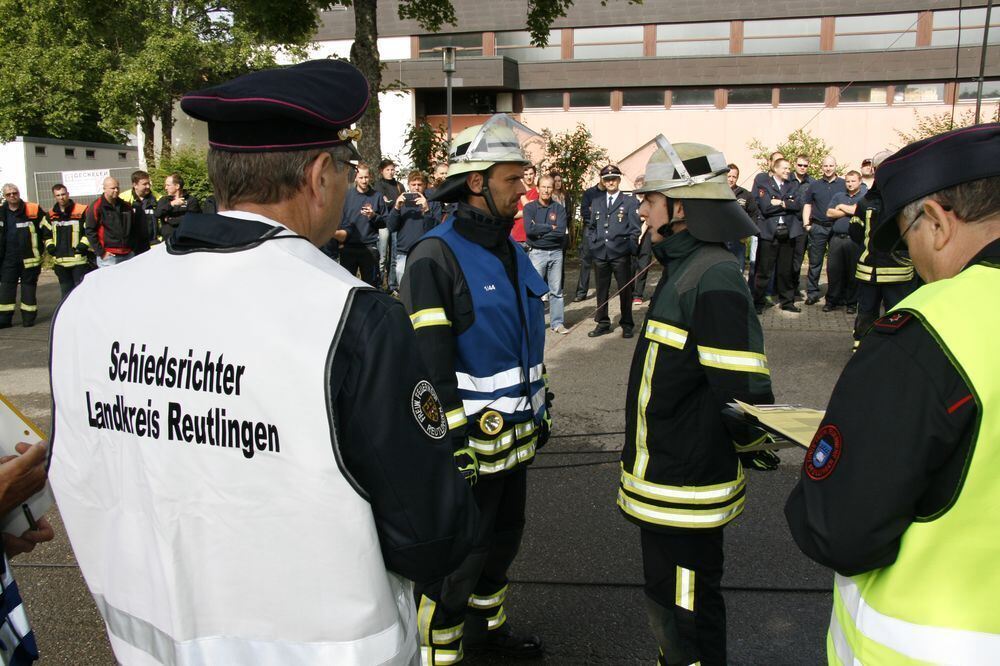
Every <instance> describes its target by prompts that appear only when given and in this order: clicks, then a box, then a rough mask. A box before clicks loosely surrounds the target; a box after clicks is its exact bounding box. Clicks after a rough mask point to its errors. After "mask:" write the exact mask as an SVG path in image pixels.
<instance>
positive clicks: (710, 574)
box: [640, 527, 726, 666]
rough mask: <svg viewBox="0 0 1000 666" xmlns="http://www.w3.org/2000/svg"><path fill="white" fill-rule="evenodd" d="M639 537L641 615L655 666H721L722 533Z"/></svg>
mask: <svg viewBox="0 0 1000 666" xmlns="http://www.w3.org/2000/svg"><path fill="white" fill-rule="evenodd" d="M640 533H641V535H642V539H641V543H642V571H643V576H644V578H645V592H646V611H647V614H648V616H649V626H650V629H652V631H653V636H654V637H655V638H656V643H657V645H658V646H659V648H660V654H659V658H658V660H657V663H658V664H666V666H679V665H681V664H683V665H685V666H686V665H687V664H694V663H700V664H701V665H702V666H724V665H725V663H726V603H725V601H724V600H723V598H722V587H721V586H722V563H723V550H722V528H721V527H719V528H716V529H709V530H704V531H702V530H685V531H677V532H670V533H667V532H655V531H653V530H640Z"/></svg>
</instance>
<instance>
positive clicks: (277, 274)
mask: <svg viewBox="0 0 1000 666" xmlns="http://www.w3.org/2000/svg"><path fill="white" fill-rule="evenodd" d="M276 231H277V230H276ZM277 233H278V234H279V235H286V236H287V235H291V234H290V232H288V231H287V230H285V229H281V230H280V231H277ZM155 285H161V286H162V287H163V288H162V289H159V290H158V292H159V293H161V294H162V297H160V298H157V299H150V298H149V290H150V288H151V287H152V286H155ZM363 286H364V285H363V283H361V282H359V281H357V280H355V279H354V278H352V277H350V276H348V274H347V273H346V272H345V271H344V270H343V269H342V268H340V266H338V265H336V264H335V263H334V262H332V261H330V260H329V259H328V258H327V257H326V256H324V255H323V254H322V253H320V252H319V250H317V249H316V248H315V247H313V246H312V245H311V244H310V243H308V242H307V241H305V240H302V239H287V238H286V239H281V240H277V239H276V240H268V241H265V242H262V243H259V244H258V245H256V246H255V247H251V248H249V249H240V250H235V251H234V250H227V251H199V252H193V253H189V254H180V255H174V254H170V253H168V252H167V251H166V247H165V246H164V245H160V246H158V247H155V248H153V249H152V250H151V251H149V252H147V253H146V254H144V255H142V256H140V257H137V258H136V259H134V260H132V261H129V262H125V263H122V264H119V265H117V266H115V267H112V268H104V269H101V270H99V271H96V272H94V273H92V274H91V275H89V276H88V277H87V280H86V281H85V282H84V283H83V284H82V285H81V286H79V287H77V289H75V290H74V291H73V293H72V295H71V296H70V297H69V298H68V299H67V300H66V301H65V302H64V303H63V305H62V307H61V308H60V310H59V313H58V315H57V318H56V321H55V323H54V325H53V331H52V361H51V367H52V393H53V400H54V404H55V407H54V414H53V418H54V433H53V441H52V463H51V470H50V479H51V483H52V487H53V490H54V491H55V494H56V498H57V501H58V504H59V511H60V513H61V515H62V518H63V520H64V522H65V524H66V530H67V532H68V534H69V538H70V541H71V543H72V545H73V550H74V552H75V554H76V557H77V560H78V561H79V564H80V567H81V569H82V572H83V575H84V578H85V579H86V581H87V585H88V586H89V588H90V591H91V593H92V594H93V596H94V600H95V601H96V603H97V607H98V610H99V611H100V613H101V615H102V617H103V618H104V621H105V624H106V626H107V630H108V636H109V638H110V640H111V646H112V648H113V649H114V652H115V656H116V658H117V659H118V661H119V662H120V663H122V664H125V665H126V666H131V665H132V664H181V665H186V664H192V665H193V664H227V665H228V664H253V665H257V664H262V665H264V664H274V665H281V666H284V665H287V664H331V665H333V664H336V665H338V666H340V665H345V664H358V665H364V666H369V665H371V664H409V663H413V660H414V659H415V658H416V650H417V644H418V643H417V637H416V615H415V609H414V603H413V598H412V585H411V584H410V583H409V582H407V581H404V580H403V579H401V578H399V577H397V576H396V575H395V574H392V573H390V572H388V571H387V570H386V568H385V564H384V563H383V560H382V554H381V551H380V549H379V541H378V535H377V532H376V528H375V522H374V519H373V516H372V509H371V506H370V505H369V503H368V502H367V501H366V500H365V499H364V498H363V497H362V496H361V495H359V491H358V490H356V489H355V487H354V485H353V483H352V480H351V479H350V478H349V475H348V473H347V472H346V471H345V470H344V469H342V468H341V467H340V466H339V465H338V457H339V452H338V445H337V440H336V434H335V430H334V421H335V419H336V415H335V414H334V413H333V409H332V407H331V404H330V396H329V392H330V378H329V369H330V365H331V363H332V360H333V357H334V351H335V349H336V346H337V342H338V335H339V327H340V324H341V320H342V319H343V318H344V317H345V316H346V313H347V311H348V309H349V303H350V300H351V294H352V291H353V290H354V289H355V288H357V287H363ZM143 346H144V348H143Z"/></svg>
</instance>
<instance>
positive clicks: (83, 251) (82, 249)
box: [76, 243, 90, 254]
mask: <svg viewBox="0 0 1000 666" xmlns="http://www.w3.org/2000/svg"><path fill="white" fill-rule="evenodd" d="M89 249H90V246H89V245H87V244H86V243H77V244H76V251H77V252H79V253H80V254H87V250H89Z"/></svg>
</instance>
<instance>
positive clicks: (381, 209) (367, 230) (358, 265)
mask: <svg viewBox="0 0 1000 666" xmlns="http://www.w3.org/2000/svg"><path fill="white" fill-rule="evenodd" d="M371 178H372V177H371V169H369V168H368V166H367V165H365V164H359V165H358V175H357V176H356V177H355V179H354V189H352V190H351V191H350V192H348V193H347V195H346V196H345V197H344V212H343V215H342V216H341V220H340V229H338V230H337V233H336V234H334V241H332V242H339V243H341V244H342V245H343V247H342V249H341V250H340V265H341V266H343V267H344V268H346V269H347V272H348V273H350V274H351V275H355V274H359V275H360V277H361V279H362V280H364V281H365V282H367V283H368V284H370V285H371V286H373V287H375V286H377V285H378V284H379V282H380V280H379V254H378V230H379V229H381V228H383V227H385V220H386V216H387V214H388V210H387V209H386V205H385V199H384V198H383V197H382V195H381V194H380V193H379V192H377V191H376V190H374V189H372V187H371Z"/></svg>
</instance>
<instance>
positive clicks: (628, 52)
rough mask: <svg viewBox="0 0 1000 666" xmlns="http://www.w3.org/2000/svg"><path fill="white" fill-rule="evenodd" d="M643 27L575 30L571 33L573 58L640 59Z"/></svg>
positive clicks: (629, 26)
mask: <svg viewBox="0 0 1000 666" xmlns="http://www.w3.org/2000/svg"><path fill="white" fill-rule="evenodd" d="M642 44H643V27H642V26H641V25H624V26H617V27H608V28H577V29H576V30H574V31H573V57H574V58H576V59H579V60H586V59H588V58H640V57H642V54H643V46H642Z"/></svg>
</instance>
